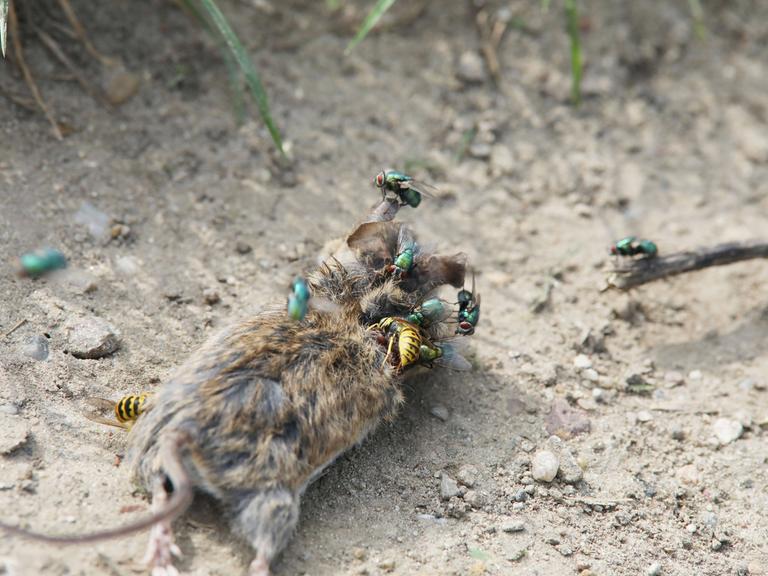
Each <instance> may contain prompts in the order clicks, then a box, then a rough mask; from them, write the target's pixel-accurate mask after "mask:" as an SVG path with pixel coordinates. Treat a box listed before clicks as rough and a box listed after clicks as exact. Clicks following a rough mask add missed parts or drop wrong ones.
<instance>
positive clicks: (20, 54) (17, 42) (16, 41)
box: [8, 0, 64, 140]
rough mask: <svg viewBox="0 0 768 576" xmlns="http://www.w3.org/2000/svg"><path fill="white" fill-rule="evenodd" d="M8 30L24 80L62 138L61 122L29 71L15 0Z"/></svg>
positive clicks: (58, 136)
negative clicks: (55, 116)
mask: <svg viewBox="0 0 768 576" xmlns="http://www.w3.org/2000/svg"><path fill="white" fill-rule="evenodd" d="M8 32H9V33H10V34H9V35H10V36H12V41H11V42H12V44H13V52H14V54H15V55H16V62H17V63H18V65H19V68H20V69H21V74H22V76H24V81H25V82H26V83H27V86H29V90H30V91H31V92H32V97H33V98H34V99H35V102H36V103H37V106H38V107H39V108H40V110H42V111H43V114H45V117H46V118H47V119H48V122H49V123H50V124H51V128H52V129H53V135H54V136H56V139H57V140H62V139H63V138H64V137H63V136H62V134H61V129H60V128H59V124H58V123H57V122H56V118H54V116H53V113H52V112H51V110H50V108H48V105H47V104H46V103H45V100H43V97H42V95H41V94H40V90H39V89H38V88H37V84H36V83H35V79H34V78H33V77H32V73H31V72H30V71H29V67H28V66H27V62H26V60H24V50H23V49H22V47H21V38H20V36H19V21H18V18H16V8H15V6H14V2H13V0H11V2H10V3H9V4H8Z"/></svg>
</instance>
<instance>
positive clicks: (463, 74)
mask: <svg viewBox="0 0 768 576" xmlns="http://www.w3.org/2000/svg"><path fill="white" fill-rule="evenodd" d="M456 77H457V78H458V79H459V80H461V81H462V82H466V83H467V84H481V83H483V82H485V79H486V78H487V74H486V71H485V62H483V59H482V58H481V57H480V54H478V53H477V52H475V51H472V50H468V51H466V52H464V53H463V54H462V55H461V56H460V57H459V63H458V66H457V69H456Z"/></svg>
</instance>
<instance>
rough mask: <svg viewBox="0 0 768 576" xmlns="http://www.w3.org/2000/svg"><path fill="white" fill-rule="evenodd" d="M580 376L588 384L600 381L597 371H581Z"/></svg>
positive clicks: (590, 369) (589, 369) (592, 369)
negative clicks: (588, 382)
mask: <svg viewBox="0 0 768 576" xmlns="http://www.w3.org/2000/svg"><path fill="white" fill-rule="evenodd" d="M581 375H582V376H583V377H584V379H585V380H588V381H590V382H597V381H598V380H600V374H598V372H597V370H595V369H594V368H587V369H586V370H583V371H582V373H581Z"/></svg>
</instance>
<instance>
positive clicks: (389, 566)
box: [378, 559, 397, 572]
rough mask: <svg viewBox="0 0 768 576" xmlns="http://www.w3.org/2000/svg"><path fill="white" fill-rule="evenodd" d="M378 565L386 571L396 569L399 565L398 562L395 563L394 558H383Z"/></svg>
mask: <svg viewBox="0 0 768 576" xmlns="http://www.w3.org/2000/svg"><path fill="white" fill-rule="evenodd" d="M378 566H379V568H381V569H382V570H384V572H392V571H393V570H394V569H395V566H397V564H396V563H395V561H394V560H392V559H387V560H381V561H380V562H379V564H378Z"/></svg>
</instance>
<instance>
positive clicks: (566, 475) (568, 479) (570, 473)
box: [557, 447, 584, 484]
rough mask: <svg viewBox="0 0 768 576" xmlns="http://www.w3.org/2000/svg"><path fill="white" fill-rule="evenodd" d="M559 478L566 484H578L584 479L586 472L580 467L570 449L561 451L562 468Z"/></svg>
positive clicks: (559, 470) (559, 471) (558, 474)
mask: <svg viewBox="0 0 768 576" xmlns="http://www.w3.org/2000/svg"><path fill="white" fill-rule="evenodd" d="M557 477H558V478H560V479H561V480H562V481H563V482H565V483H566V484H576V483H578V482H580V481H581V479H582V478H584V471H583V470H582V469H581V466H579V463H578V462H577V461H576V458H575V457H574V455H573V453H572V452H571V451H570V450H569V449H568V448H565V447H564V448H563V449H562V450H561V451H560V467H559V469H558V472H557Z"/></svg>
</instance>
